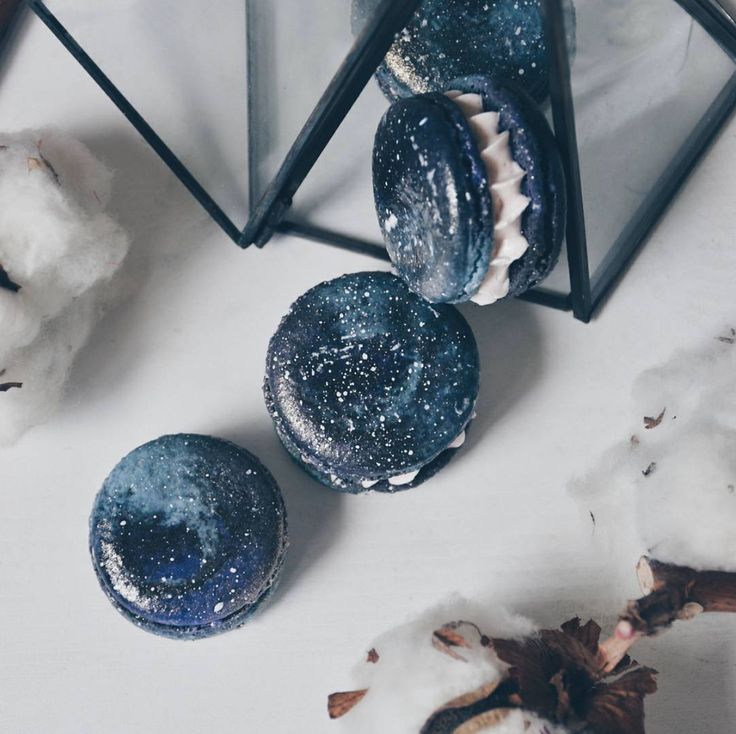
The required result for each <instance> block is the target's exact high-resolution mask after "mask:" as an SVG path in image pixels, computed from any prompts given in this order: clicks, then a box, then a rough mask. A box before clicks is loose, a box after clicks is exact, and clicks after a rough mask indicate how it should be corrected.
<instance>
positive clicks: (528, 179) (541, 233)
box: [450, 77, 567, 297]
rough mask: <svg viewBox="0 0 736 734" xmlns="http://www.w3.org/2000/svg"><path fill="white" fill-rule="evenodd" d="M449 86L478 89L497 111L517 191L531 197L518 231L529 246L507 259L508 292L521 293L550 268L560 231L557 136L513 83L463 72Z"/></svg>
mask: <svg viewBox="0 0 736 734" xmlns="http://www.w3.org/2000/svg"><path fill="white" fill-rule="evenodd" d="M450 88H452V89H457V90H459V91H462V92H466V93H467V92H472V93H475V94H479V95H480V96H481V97H482V99H483V107H484V109H485V110H486V111H491V110H492V111H494V112H499V130H502V131H503V130H508V131H509V139H510V145H511V153H512V156H513V158H514V160H515V161H516V162H517V163H518V164H519V165H520V166H521V167H522V168H523V169H524V170H525V171H526V176H525V177H524V180H523V182H522V193H523V194H525V195H526V196H528V197H529V199H531V203H530V205H529V206H528V207H527V209H526V210H525V212H524V214H523V215H522V233H523V234H524V236H525V237H526V239H527V241H528V243H529V249H528V250H527V252H526V253H525V254H524V256H523V257H522V258H521V259H520V260H517V261H516V262H514V263H512V265H511V268H510V271H509V279H510V287H509V294H508V297H514V296H518V295H521V294H522V293H524V292H526V291H528V290H529V289H530V288H533V287H534V286H536V285H538V284H539V283H541V282H542V281H543V280H544V279H545V278H546V277H547V276H548V275H549V273H550V272H551V271H552V270H553V269H554V267H555V265H556V264H557V261H558V259H559V256H560V250H561V247H562V242H563V240H564V236H565V220H566V215H567V198H566V186H565V174H564V169H563V167H562V159H561V157H560V152H559V148H558V145H557V141H556V139H555V137H554V135H553V134H552V130H551V129H550V126H549V123H548V122H547V120H546V118H545V117H544V115H543V114H542V112H541V111H540V109H539V107H538V106H537V105H536V103H535V102H534V100H533V99H531V98H530V97H529V96H528V95H527V94H525V93H524V91H523V90H521V89H519V88H517V87H513V86H512V85H509V84H499V83H497V82H494V81H493V80H490V79H487V78H483V77H464V78H462V79H455V80H453V81H451V82H450Z"/></svg>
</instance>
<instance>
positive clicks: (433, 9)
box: [351, 0, 575, 102]
mask: <svg viewBox="0 0 736 734" xmlns="http://www.w3.org/2000/svg"><path fill="white" fill-rule="evenodd" d="M379 2H380V0H353V3H352V18H351V20H352V27H353V31H354V32H355V33H357V32H359V31H360V30H361V29H362V28H363V26H364V25H365V23H366V21H367V20H368V18H370V17H371V15H372V14H373V13H374V12H375V10H376V9H377V7H378V5H379ZM563 8H564V12H565V16H566V28H567V33H568V48H569V52H570V54H571V56H574V53H575V9H574V5H573V3H572V0H564V3H563ZM548 67H549V64H548V57H547V41H546V36H545V31H544V23H543V20H542V13H541V3H540V0H424V2H422V4H421V5H420V7H419V9H418V10H417V12H416V14H415V15H414V17H413V19H412V21H411V22H410V23H409V25H408V26H407V28H406V29H405V30H404V31H403V32H402V33H400V34H399V35H398V36H397V39H396V41H395V42H394V45H393V46H392V48H391V50H390V51H389V53H388V54H387V56H386V58H385V59H384V61H383V62H382V64H381V65H380V66H379V68H378V71H377V72H376V78H377V80H378V83H379V85H380V87H381V90H382V91H383V93H384V94H385V95H386V97H388V98H389V99H390V100H392V101H394V100H396V99H400V98H403V97H410V96H413V95H417V94H425V93H427V92H432V91H443V90H445V89H447V82H448V81H449V80H450V79H453V78H455V77H458V76H464V75H469V74H482V75H485V76H491V77H495V78H497V79H500V80H507V81H512V82H516V83H517V84H519V85H520V86H522V87H523V88H524V90H525V91H526V92H527V93H529V94H530V95H531V96H532V97H533V98H534V99H535V100H537V101H538V102H542V101H544V100H545V99H546V98H547V96H548V94H549V89H548V75H549V70H548Z"/></svg>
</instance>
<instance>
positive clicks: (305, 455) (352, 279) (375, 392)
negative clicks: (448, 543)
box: [264, 272, 479, 493]
mask: <svg viewBox="0 0 736 734" xmlns="http://www.w3.org/2000/svg"><path fill="white" fill-rule="evenodd" d="M478 382H479V359H478V350H477V347H476V344H475V340H474V338H473V335H472V332H471V331H470V328H469V327H468V325H467V323H466V321H465V320H464V319H463V317H462V316H461V315H460V313H459V312H458V311H457V310H456V309H455V308H453V307H451V306H433V305H431V304H430V303H428V302H427V301H426V300H424V299H422V298H420V297H419V296H417V295H416V294H415V293H412V292H411V291H410V290H409V289H408V288H407V287H406V285H405V284H404V283H403V282H402V281H401V280H400V279H399V278H397V277H395V276H394V275H391V274H389V273H378V272H366V273H354V274H352V275H346V276H343V277H341V278H337V279H336V280H332V281H329V282H326V283H322V284H321V285H318V286H316V287H315V288H313V289H312V290H310V291H308V292H307V293H306V294H304V295H303V296H302V297H301V298H299V299H298V300H297V301H296V302H295V303H294V305H293V306H292V308H291V310H290V311H289V313H288V314H287V315H286V316H285V317H284V319H283V321H282V322H281V324H280V326H279V328H278V330H277V331H276V333H275V335H274V336H273V338H272V339H271V343H270V345H269V349H268V356H267V362H266V379H265V383H264V392H265V396H266V403H267V405H268V409H269V412H270V413H271V416H272V418H273V421H274V424H275V427H276V431H277V433H278V436H279V438H280V439H281V441H282V443H283V444H284V446H285V447H286V449H287V450H288V451H289V453H290V454H291V455H292V456H293V457H294V459H296V461H297V462H298V463H299V464H300V465H301V466H302V467H303V468H304V469H306V470H307V471H308V472H309V473H310V474H312V476H314V477H316V478H317V479H318V480H319V481H321V482H322V483H324V484H326V485H328V486H330V487H333V488H334V489H338V490H342V491H346V492H353V493H360V492H365V491H367V490H377V491H381V492H394V491H397V490H400V489H408V488H411V487H414V486H417V485H418V484H420V483H421V482H423V481H424V480H426V479H427V478H429V477H430V476H432V475H433V474H434V473H435V472H436V471H438V470H439V469H440V468H441V467H442V466H443V465H444V464H446V463H447V461H449V459H450V458H451V456H452V455H453V454H454V453H455V451H456V450H457V449H458V448H459V447H460V446H461V445H462V443H463V441H464V439H465V431H466V430H467V427H468V424H469V423H470V421H471V419H472V418H473V415H474V411H475V403H476V398H477V395H478Z"/></svg>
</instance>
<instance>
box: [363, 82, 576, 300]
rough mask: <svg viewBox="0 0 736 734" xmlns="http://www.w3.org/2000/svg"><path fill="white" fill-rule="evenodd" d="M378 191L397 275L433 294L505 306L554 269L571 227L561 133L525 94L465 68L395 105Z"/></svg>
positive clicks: (380, 154) (381, 131)
mask: <svg viewBox="0 0 736 734" xmlns="http://www.w3.org/2000/svg"><path fill="white" fill-rule="evenodd" d="M373 191H374V197H375V204H376V212H377V215H378V220H379V224H380V226H381V230H382V232H383V236H384V240H385V242H386V248H387V250H388V253H389V255H390V257H391V261H392V262H393V265H394V268H395V269H396V272H397V273H398V274H399V275H400V276H401V277H402V278H403V279H404V280H405V281H406V283H407V284H408V285H409V287H410V288H411V289H412V290H413V291H415V292H416V293H418V294H420V295H421V296H423V297H424V298H426V299H427V300H428V301H431V302H432V303H460V302H463V301H470V300H472V301H475V302H476V303H479V304H481V305H488V304H490V303H495V302H496V301H499V300H501V299H503V298H506V297H507V296H512V297H513V296H518V295H521V294H522V293H524V292H526V291H528V290H529V289H531V288H533V287H534V286H536V285H537V284H539V283H540V282H542V281H543V280H544V278H546V277H547V275H548V274H549V273H550V272H551V271H552V269H553V268H554V266H555V264H556V263H557V260H558V258H559V254H560V249H561V246H562V241H563V238H564V231H565V217H566V198H565V177H564V173H563V168H562V162H561V158H560V154H559V150H558V147H557V142H556V140H555V138H554V135H553V134H552V131H551V129H550V127H549V124H548V123H547V120H546V119H545V117H544V115H543V114H542V113H541V112H540V110H539V108H538V107H537V105H536V104H535V103H534V101H533V100H532V99H531V98H530V97H529V96H528V95H526V94H525V93H524V92H523V91H521V90H520V89H517V88H512V87H511V86H509V85H507V84H503V85H502V84H499V83H498V82H495V81H492V80H490V79H487V78H484V77H464V78H462V79H457V80H454V81H453V82H451V83H450V85H449V86H448V88H447V90H446V92H445V93H439V92H431V93H429V94H422V95H418V96H416V97H411V98H409V99H403V100H399V101H398V102H395V103H394V104H393V105H391V107H390V108H389V109H388V110H387V111H386V114H385V115H384V117H383V119H382V120H381V123H380V125H379V127H378V131H377V133H376V138H375V144H374V148H373Z"/></svg>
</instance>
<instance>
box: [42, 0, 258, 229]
mask: <svg viewBox="0 0 736 734" xmlns="http://www.w3.org/2000/svg"><path fill="white" fill-rule="evenodd" d="M216 4H217V12H213V11H212V9H205V6H204V5H203V4H202V3H201V2H200V1H199V0H156V2H140V1H138V0H104V1H103V0H95V1H94V2H91V1H88V0H47V6H48V8H49V9H50V10H51V11H52V12H53V13H54V14H55V15H56V16H57V18H58V19H59V21H60V22H61V23H62V24H63V25H64V26H65V27H66V28H67V30H68V31H69V33H71V35H72V36H73V37H74V38H75V39H76V40H77V41H78V42H79V43H80V44H81V46H82V47H83V48H84V49H85V51H87V53H88V54H89V55H90V56H91V57H92V59H93V60H94V61H95V62H96V63H97V64H98V65H99V66H100V67H101V68H102V70H103V72H104V73H105V74H106V75H107V76H108V77H109V78H110V79H111V80H112V82H113V83H114V84H115V85H116V86H118V87H119V88H120V90H121V91H122V93H123V94H124V95H125V96H126V97H127V98H128V100H129V101H130V102H131V104H133V105H134V106H135V107H136V108H137V109H138V111H139V112H140V113H141V115H143V117H144V118H145V119H146V120H147V121H148V123H149V124H150V125H151V126H152V127H153V128H154V130H155V131H156V132H157V133H158V134H159V135H160V136H161V137H162V138H163V140H164V142H165V143H166V144H167V145H168V146H169V147H170V148H172V150H173V151H174V153H175V154H176V155H177V156H178V157H179V158H180V159H181V160H182V162H183V163H184V165H186V166H187V167H188V168H189V169H190V171H191V172H192V173H193V174H194V175H195V177H197V178H198V179H199V181H200V183H201V184H202V185H203V186H204V188H205V189H207V191H208V192H209V193H210V195H211V196H212V197H213V198H214V199H215V200H216V201H217V203H218V204H220V206H221V207H222V208H223V209H224V210H225V212H226V213H227V214H228V216H230V217H231V218H232V219H233V220H234V221H235V223H236V224H237V225H238V226H240V227H243V226H245V222H246V220H247V215H248V200H247V183H248V179H247V132H248V131H247V119H246V117H247V116H246V112H247V105H246V95H245V89H246V45H245V7H244V2H243V0H217V3H216ZM32 21H33V22H35V23H40V21H38V20H37V19H35V18H34V19H32ZM191 28H198V29H199V32H198V33H194V34H193V33H191ZM183 37H186V43H182V38H183ZM100 94H102V92H100ZM162 97H164V98H165V99H166V101H167V104H166V109H165V110H164V108H163V107H162V106H161V105H160V104H157V103H156V102H157V101H158V100H160V99H161V98H162ZM193 206H197V204H196V203H194V202H193Z"/></svg>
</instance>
